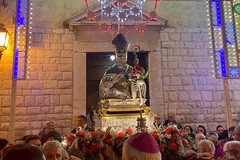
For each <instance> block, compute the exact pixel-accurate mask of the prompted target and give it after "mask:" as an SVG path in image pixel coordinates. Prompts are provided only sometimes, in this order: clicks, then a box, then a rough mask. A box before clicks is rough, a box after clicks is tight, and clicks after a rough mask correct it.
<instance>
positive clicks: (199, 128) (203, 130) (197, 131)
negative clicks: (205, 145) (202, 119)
mask: <svg viewBox="0 0 240 160" xmlns="http://www.w3.org/2000/svg"><path fill="white" fill-rule="evenodd" d="M196 133H202V134H204V135H205V136H207V130H206V128H205V127H204V126H203V125H199V126H198V127H197V130H196Z"/></svg>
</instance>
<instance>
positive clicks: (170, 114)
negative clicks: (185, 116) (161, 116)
mask: <svg viewBox="0 0 240 160" xmlns="http://www.w3.org/2000/svg"><path fill="white" fill-rule="evenodd" d="M167 119H168V122H173V121H174V120H175V114H174V113H168V117H167Z"/></svg>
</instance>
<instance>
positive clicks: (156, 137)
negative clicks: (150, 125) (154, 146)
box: [152, 131, 160, 142]
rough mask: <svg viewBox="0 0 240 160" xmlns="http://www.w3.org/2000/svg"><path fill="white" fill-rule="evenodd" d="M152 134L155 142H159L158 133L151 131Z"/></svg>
mask: <svg viewBox="0 0 240 160" xmlns="http://www.w3.org/2000/svg"><path fill="white" fill-rule="evenodd" d="M152 136H153V138H154V139H155V140H156V141H157V142H159V140H160V139H159V136H158V133H157V132H156V131H155V132H153V133H152Z"/></svg>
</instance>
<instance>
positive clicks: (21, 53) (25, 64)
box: [13, 0, 33, 79]
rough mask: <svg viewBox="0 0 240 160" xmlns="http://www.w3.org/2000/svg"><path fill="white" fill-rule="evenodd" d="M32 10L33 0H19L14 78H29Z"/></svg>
mask: <svg viewBox="0 0 240 160" xmlns="http://www.w3.org/2000/svg"><path fill="white" fill-rule="evenodd" d="M32 11H33V4H32V3H31V2H29V1H28V0H17V13H16V27H15V32H16V39H15V48H14V50H15V52H14V63H13V79H25V78H29V74H30V71H29V69H30V48H31V46H30V44H31V42H32V35H31V34H32V31H31V29H32V27H30V26H31V24H32Z"/></svg>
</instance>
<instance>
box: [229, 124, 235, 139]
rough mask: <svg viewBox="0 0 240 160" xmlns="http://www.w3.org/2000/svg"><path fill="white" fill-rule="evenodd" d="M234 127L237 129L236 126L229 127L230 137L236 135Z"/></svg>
mask: <svg viewBox="0 0 240 160" xmlns="http://www.w3.org/2000/svg"><path fill="white" fill-rule="evenodd" d="M234 129H235V126H231V127H229V128H228V134H229V137H232V136H233V135H234Z"/></svg>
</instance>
